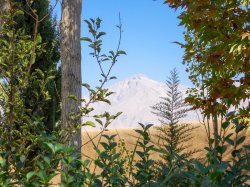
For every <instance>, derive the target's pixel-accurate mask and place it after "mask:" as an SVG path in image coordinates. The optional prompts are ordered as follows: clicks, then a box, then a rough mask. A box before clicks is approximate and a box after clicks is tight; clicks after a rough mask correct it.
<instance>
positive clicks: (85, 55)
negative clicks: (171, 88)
mask: <svg viewBox="0 0 250 187" xmlns="http://www.w3.org/2000/svg"><path fill="white" fill-rule="evenodd" d="M53 2H54V0H53V1H52V3H53ZM56 12H57V14H60V8H59V6H58V7H57V9H56ZM119 12H120V14H121V19H122V25H123V31H124V32H123V33H122V43H121V49H123V50H124V51H126V53H127V56H123V57H121V58H120V59H119V60H118V63H117V64H116V66H115V67H114V69H113V71H112V75H114V76H116V77H117V78H118V79H117V80H115V81H113V82H111V84H112V83H114V82H117V81H119V80H122V79H125V78H126V77H129V76H133V75H136V74H139V73H142V74H145V75H147V76H148V77H150V78H152V79H155V80H158V81H162V82H164V81H165V79H166V77H167V76H168V75H169V72H170V70H172V69H173V68H174V67H176V68H177V69H178V71H179V76H180V80H181V83H182V84H184V85H187V86H188V85H190V84H191V83H190V81H189V80H188V74H187V73H186V72H185V66H184V65H183V64H182V55H183V52H184V51H183V49H181V48H180V46H178V45H176V44H174V43H172V42H174V41H179V42H182V41H183V36H182V32H183V31H184V29H183V27H180V26H178V24H179V20H178V19H177V16H178V14H179V12H178V11H177V12H175V11H174V10H172V9H170V8H169V7H168V6H167V5H165V4H163V0H156V1H153V0H83V9H82V20H85V19H89V18H97V17H100V18H101V19H102V20H103V22H102V31H104V32H106V33H107V35H106V36H104V37H103V41H104V45H103V50H104V51H109V50H114V49H115V48H116V46H117V42H118V38H119V32H118V29H117V28H116V25H117V24H118V22H119V19H118V17H119ZM82 36H89V34H88V29H87V26H86V24H85V23H84V22H82ZM87 45H88V44H87V43H85V42H83V43H82V76H83V82H87V83H89V84H91V85H93V86H95V85H98V80H99V78H100V70H99V69H98V66H97V64H96V62H95V60H94V59H93V58H92V57H91V56H90V55H89V52H90V49H89V48H88V46H87Z"/></svg>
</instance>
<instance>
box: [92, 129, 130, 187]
mask: <svg viewBox="0 0 250 187" xmlns="http://www.w3.org/2000/svg"><path fill="white" fill-rule="evenodd" d="M115 136H116V135H111V136H108V135H105V134H103V135H102V137H103V138H104V141H102V142H100V144H101V145H102V148H103V151H101V150H100V149H98V148H97V147H96V152H97V153H98V159H96V160H95V165H96V166H98V167H99V168H100V169H101V170H102V172H101V174H100V177H101V181H102V186H125V185H126V183H127V182H128V178H127V177H126V175H125V174H126V171H125V161H126V160H125V159H123V158H122V153H121V152H119V150H117V148H118V144H117V142H115V140H114V138H115ZM105 140H106V141H105Z"/></svg>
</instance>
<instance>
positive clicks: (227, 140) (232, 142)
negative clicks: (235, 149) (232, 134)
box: [226, 138, 234, 146]
mask: <svg viewBox="0 0 250 187" xmlns="http://www.w3.org/2000/svg"><path fill="white" fill-rule="evenodd" d="M226 142H227V143H229V144H230V145H232V146H234V141H233V140H232V139H230V138H228V139H226Z"/></svg>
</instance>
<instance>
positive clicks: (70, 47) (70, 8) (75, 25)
mask: <svg viewBox="0 0 250 187" xmlns="http://www.w3.org/2000/svg"><path fill="white" fill-rule="evenodd" d="M81 11H82V0H63V1H62V19H61V62H62V123H63V127H65V128H71V125H72V123H73V121H72V120H70V116H69V114H70V113H71V112H74V113H76V112H78V108H79V106H80V105H81V102H80V99H81V83H82V78H81V44H80V28H81ZM70 95H75V96H76V97H77V99H78V101H74V100H72V99H69V98H68V96H70ZM79 120H80V119H79ZM81 144H82V142H81V130H78V131H77V132H76V134H74V135H73V136H72V138H71V140H70V145H74V146H76V147H77V148H79V151H80V147H81ZM79 153H80V152H79Z"/></svg>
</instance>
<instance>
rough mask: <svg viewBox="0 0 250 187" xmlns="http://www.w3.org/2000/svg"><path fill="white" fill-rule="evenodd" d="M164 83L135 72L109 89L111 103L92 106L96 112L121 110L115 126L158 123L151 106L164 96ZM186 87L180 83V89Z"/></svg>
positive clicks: (183, 89)
mask: <svg viewBox="0 0 250 187" xmlns="http://www.w3.org/2000/svg"><path fill="white" fill-rule="evenodd" d="M167 89H168V88H167V86H166V84H164V83H162V82H158V81H155V80H152V79H150V78H149V77H147V76H146V75H144V74H137V75H135V76H132V77H128V78H127V79H125V80H123V81H120V82H118V83H116V84H114V85H113V86H110V87H109V90H110V91H112V92H115V93H114V94H113V95H111V96H110V97H109V100H110V101H111V105H108V104H105V103H98V104H96V105H94V106H93V107H94V108H95V109H96V110H95V113H96V114H101V113H103V112H105V111H108V112H110V113H111V114H115V113H117V112H123V113H122V115H120V116H119V117H118V119H116V120H115V121H114V122H113V123H112V124H111V127H115V128H128V127H133V128H134V127H137V126H138V122H140V123H143V124H148V123H153V124H156V125H159V120H158V117H157V116H155V115H154V114H153V113H152V108H151V106H153V105H155V104H156V103H158V102H159V101H160V97H164V96H166V90H167ZM185 89H186V87H185V86H181V85H180V90H182V91H183V92H185ZM195 117H197V116H196V114H195V116H194V115H193V114H192V115H189V117H188V118H187V119H183V121H194V120H196V119H194V118H195Z"/></svg>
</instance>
